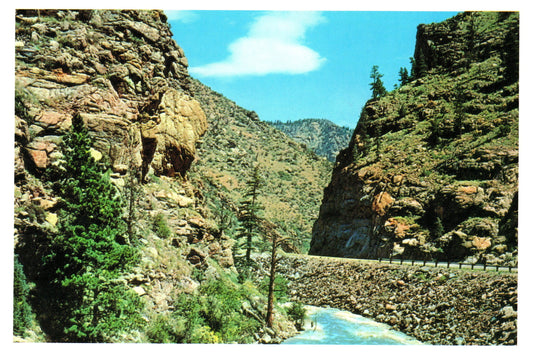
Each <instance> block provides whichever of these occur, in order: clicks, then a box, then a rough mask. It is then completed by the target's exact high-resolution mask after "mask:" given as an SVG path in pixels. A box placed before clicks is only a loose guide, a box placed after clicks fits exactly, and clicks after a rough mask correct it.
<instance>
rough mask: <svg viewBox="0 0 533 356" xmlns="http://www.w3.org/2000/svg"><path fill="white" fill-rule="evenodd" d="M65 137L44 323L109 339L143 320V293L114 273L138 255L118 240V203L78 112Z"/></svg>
mask: <svg viewBox="0 0 533 356" xmlns="http://www.w3.org/2000/svg"><path fill="white" fill-rule="evenodd" d="M64 142H65V149H64V164H63V172H64V177H63V180H62V188H61V191H60V196H61V198H62V204H63V206H64V208H63V209H62V211H61V213H60V223H59V225H58V233H57V234H56V235H55V236H53V237H52V240H51V243H50V251H51V252H50V253H49V255H48V256H46V258H45V260H44V266H43V269H44V270H45V271H46V272H47V273H46V276H47V280H46V282H45V287H44V289H45V294H44V295H45V296H46V299H47V303H48V308H49V309H50V313H49V316H50V318H51V320H49V322H50V325H49V327H50V330H52V332H53V335H51V336H52V337H53V338H54V339H55V341H67V342H102V341H108V340H110V338H112V337H114V336H117V335H119V334H121V333H122V332H127V331H128V330H129V329H131V328H134V327H136V326H138V325H139V324H140V323H141V319H140V314H139V309H140V308H141V304H140V299H139V297H138V296H137V295H136V294H135V293H134V292H133V291H131V290H128V289H127V287H126V286H125V285H124V283H123V282H121V281H120V279H119V277H120V276H121V275H122V274H123V273H124V272H125V271H126V270H127V269H128V267H130V266H131V265H132V264H134V263H136V262H137V260H138V256H137V254H136V251H135V250H134V249H133V248H132V247H130V246H128V245H125V244H123V243H122V242H123V241H124V240H125V239H124V236H125V234H126V226H125V223H124V221H123V219H122V215H123V204H122V202H121V200H120V198H119V196H118V194H117V191H116V189H115V187H114V186H113V185H112V184H111V182H110V180H109V172H107V173H103V172H102V168H101V167H100V166H99V165H98V164H97V162H96V161H95V160H94V158H93V157H92V155H91V139H90V137H89V135H88V132H87V129H86V127H85V125H84V123H83V120H82V118H81V116H80V115H79V114H77V115H75V116H74V118H73V120H72V128H71V131H70V132H69V133H68V134H67V136H66V138H65V141H64Z"/></svg>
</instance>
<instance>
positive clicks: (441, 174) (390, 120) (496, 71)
mask: <svg viewBox="0 0 533 356" xmlns="http://www.w3.org/2000/svg"><path fill="white" fill-rule="evenodd" d="M517 33H518V14H516V13H485V12H481V13H463V14H459V15H457V16H456V17H454V18H451V19H449V20H446V21H444V22H443V23H440V24H431V25H420V26H419V28H418V35H417V42H416V50H415V57H414V66H413V70H414V76H413V77H412V78H411V81H410V82H408V83H407V84H404V85H402V86H401V87H400V88H398V89H396V90H394V91H392V92H389V93H387V94H386V95H384V96H382V97H380V98H378V99H375V100H370V101H368V102H367V103H366V105H365V107H364V108H363V111H362V114H361V117H360V119H359V122H358V125H357V127H356V129H355V131H354V134H353V136H352V140H351V142H350V144H349V146H348V147H347V148H346V149H344V150H343V151H341V152H340V154H339V155H338V156H337V162H336V167H335V168H334V170H333V174H332V178H331V182H330V184H329V186H328V187H327V188H326V189H325V191H324V198H323V201H322V205H321V208H320V216H319V218H318V220H317V221H316V222H315V225H314V227H313V239H312V243H311V248H310V253H311V254H316V255H329V256H347V257H363V258H377V257H388V256H390V255H394V256H397V257H403V258H414V259H439V260H452V261H463V260H467V261H469V262H484V261H485V262H487V263H493V264H501V265H516V263H517V261H516V257H517V224H516V222H517V215H516V213H517V201H518V81H517V80H518V77H517V75H516V68H517V64H518V56H517V51H518V41H517V39H516V36H517Z"/></svg>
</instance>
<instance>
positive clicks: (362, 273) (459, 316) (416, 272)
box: [256, 255, 517, 345]
mask: <svg viewBox="0 0 533 356" xmlns="http://www.w3.org/2000/svg"><path fill="white" fill-rule="evenodd" d="M256 261H257V262H259V267H258V269H257V270H256V273H257V275H258V277H259V278H260V276H266V275H267V267H268V264H269V258H268V257H267V256H266V255H261V256H257V257H256ZM278 271H279V273H280V274H283V275H284V276H285V278H287V280H288V283H289V290H290V293H291V298H292V299H293V300H298V301H301V302H302V303H305V304H310V305H316V306H330V307H335V308H339V309H343V310H347V311H350V312H353V313H356V314H360V315H363V316H365V317H369V318H372V319H374V320H376V321H378V322H383V323H386V324H389V325H391V326H392V327H393V328H394V329H396V330H399V331H401V332H404V333H406V334H408V335H410V336H413V337H415V338H416V339H418V340H420V341H422V342H424V343H428V344H435V345H515V344H516V342H517V324H516V320H517V312H516V310H517V276H516V275H515V274H509V273H502V272H500V273H496V272H480V271H465V270H456V269H446V268H432V267H422V266H405V265H401V266H400V265H388V264H379V263H361V262H356V261H354V262H350V261H347V260H340V259H331V258H316V257H309V256H292V255H285V256H282V257H281V259H280V262H279V267H278Z"/></svg>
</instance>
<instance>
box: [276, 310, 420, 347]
mask: <svg viewBox="0 0 533 356" xmlns="http://www.w3.org/2000/svg"><path fill="white" fill-rule="evenodd" d="M305 309H306V311H307V320H306V322H305V325H304V331H302V332H301V333H300V334H298V335H296V336H294V337H292V338H290V339H287V340H285V341H284V342H283V344H298V345H304V344H324V345H420V344H422V343H421V342H419V341H418V340H416V339H414V338H412V337H410V336H408V335H406V334H403V333H401V332H399V331H395V330H392V329H391V328H390V326H388V325H386V324H382V323H378V322H376V321H373V320H371V319H368V318H365V317H362V316H360V315H356V314H352V313H350V312H347V311H342V310H339V309H335V308H319V307H313V306H306V307H305Z"/></svg>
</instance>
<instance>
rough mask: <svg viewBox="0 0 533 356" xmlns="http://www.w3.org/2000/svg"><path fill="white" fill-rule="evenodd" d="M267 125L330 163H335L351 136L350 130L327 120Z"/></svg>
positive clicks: (301, 120)
mask: <svg viewBox="0 0 533 356" xmlns="http://www.w3.org/2000/svg"><path fill="white" fill-rule="evenodd" d="M269 124H270V125H272V126H274V127H275V128H276V129H278V130H280V131H282V132H284V133H285V134H287V135H288V136H290V137H292V138H293V139H294V140H295V141H296V142H299V143H303V144H305V145H306V146H307V148H309V149H311V150H313V151H314V152H315V153H316V154H318V155H320V156H324V157H326V158H327V159H328V160H329V161H331V162H335V158H336V157H337V154H338V153H339V152H340V150H342V149H344V148H346V147H348V144H349V143H350V138H351V136H352V130H351V129H349V128H347V127H341V126H338V125H336V124H335V123H333V122H331V121H330V120H327V119H312V118H306V119H299V120H296V121H287V122H281V121H274V122H270V123H269Z"/></svg>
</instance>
